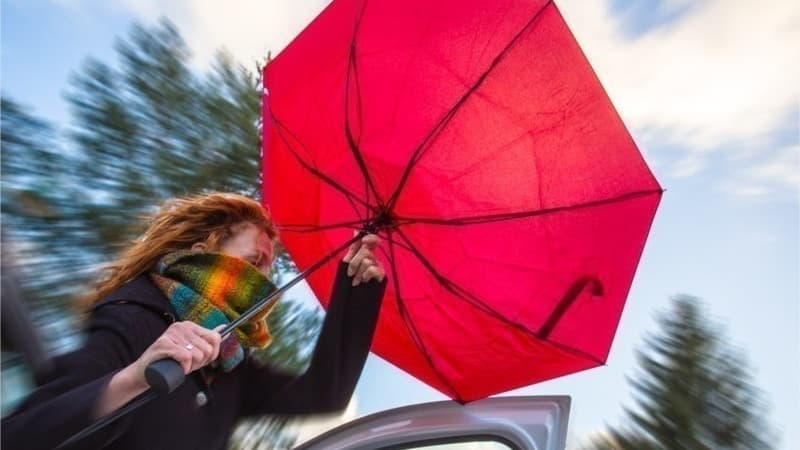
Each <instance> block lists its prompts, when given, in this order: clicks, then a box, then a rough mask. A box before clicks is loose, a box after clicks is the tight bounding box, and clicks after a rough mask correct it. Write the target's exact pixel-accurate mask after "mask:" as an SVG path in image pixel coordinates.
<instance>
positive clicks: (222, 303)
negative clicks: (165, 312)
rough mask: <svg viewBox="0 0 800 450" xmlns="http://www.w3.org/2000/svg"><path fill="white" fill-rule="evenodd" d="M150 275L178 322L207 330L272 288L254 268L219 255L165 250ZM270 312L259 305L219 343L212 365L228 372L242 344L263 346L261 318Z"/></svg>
mask: <svg viewBox="0 0 800 450" xmlns="http://www.w3.org/2000/svg"><path fill="white" fill-rule="evenodd" d="M150 278H151V279H152V280H153V282H154V283H155V284H156V286H158V288H159V289H161V291H162V292H164V295H166V296H167V298H168V299H169V300H170V302H171V303H172V306H174V307H175V311H176V312H177V313H178V317H179V318H180V319H181V320H189V321H192V322H194V323H196V324H198V325H200V326H202V327H204V328H208V329H213V328H215V327H217V326H218V325H222V324H229V323H230V322H232V321H233V320H235V319H236V318H238V317H239V316H240V315H241V314H242V313H243V312H245V311H246V310H247V308H249V307H250V306H251V305H253V304H254V303H256V302H258V301H259V300H261V299H263V298H264V297H266V296H268V295H269V294H270V293H271V292H273V291H274V290H275V286H274V285H273V284H272V283H271V282H270V281H269V280H268V279H267V277H265V276H264V275H263V274H261V272H259V271H258V269H256V268H255V266H253V265H251V264H250V263H248V262H247V261H245V260H243V259H239V258H235V257H232V256H228V255H223V254H221V253H207V252H194V251H179V252H174V253H170V254H168V255H166V256H164V257H162V258H161V259H160V260H159V261H158V264H157V265H156V268H155V271H153V272H151V273H150ZM273 306H274V305H273ZM271 310H272V307H269V308H265V309H264V310H263V311H261V312H259V313H258V314H257V315H256V316H254V317H253V318H252V319H250V320H249V321H247V322H246V323H244V324H242V325H241V326H240V327H238V328H237V329H236V330H235V331H234V334H231V335H230V336H228V338H227V339H225V340H224V341H223V342H222V344H220V351H219V359H218V360H217V361H216V363H215V364H216V366H217V367H219V368H221V369H222V370H223V371H225V372H228V371H230V370H232V369H233V368H234V367H236V365H238V364H239V363H240V362H241V361H242V359H244V350H243V348H242V346H245V347H258V348H263V347H266V346H267V345H268V344H269V343H270V341H271V340H272V336H271V335H270V333H269V329H268V328H267V322H266V317H267V314H269V312H270V311H271Z"/></svg>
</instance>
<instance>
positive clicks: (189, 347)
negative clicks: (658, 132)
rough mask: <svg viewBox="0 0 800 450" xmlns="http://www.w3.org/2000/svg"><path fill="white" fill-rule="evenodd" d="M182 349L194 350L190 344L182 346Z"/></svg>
mask: <svg viewBox="0 0 800 450" xmlns="http://www.w3.org/2000/svg"><path fill="white" fill-rule="evenodd" d="M183 348H185V349H186V350H191V349H193V348H194V345H192V344H186V345H184V346H183Z"/></svg>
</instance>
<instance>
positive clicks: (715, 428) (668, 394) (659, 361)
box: [590, 296, 774, 450]
mask: <svg viewBox="0 0 800 450" xmlns="http://www.w3.org/2000/svg"><path fill="white" fill-rule="evenodd" d="M659 324H660V326H661V333H660V334H659V335H656V336H651V337H649V338H648V339H646V341H645V344H646V349H645V350H644V351H640V352H638V354H637V356H638V359H639V365H640V368H641V371H642V373H641V374H640V375H639V376H638V377H637V378H634V379H632V380H630V382H631V384H632V386H633V389H634V392H635V394H636V396H635V402H636V407H635V408H632V409H628V408H626V410H625V411H626V415H627V417H628V419H629V423H628V424H627V426H624V427H623V429H611V430H609V432H608V435H610V437H609V436H601V437H596V438H595V439H593V442H592V444H591V445H590V448H595V449H625V450H627V449H636V450H642V449H682V450H683V449H685V450H712V449H713V450H721V449H768V448H772V447H773V446H774V443H773V442H772V439H773V435H772V433H771V431H770V428H769V426H768V425H767V421H766V420H765V415H766V408H765V406H764V403H763V401H762V399H761V397H760V395H761V394H760V392H759V391H758V389H757V388H756V387H754V385H753V382H752V379H751V376H750V375H749V369H748V366H747V364H746V360H745V357H744V356H743V355H742V354H741V353H740V352H738V351H736V350H734V349H732V348H730V347H729V346H728V345H727V344H726V343H725V340H724V336H723V333H722V331H721V330H720V329H719V328H718V327H717V325H715V324H713V323H709V322H708V321H707V319H706V318H705V315H704V313H703V310H702V307H701V305H700V304H699V300H698V299H696V298H694V297H690V296H677V297H675V298H674V299H673V310H672V311H671V312H670V313H669V314H665V315H662V316H661V317H660V318H659Z"/></svg>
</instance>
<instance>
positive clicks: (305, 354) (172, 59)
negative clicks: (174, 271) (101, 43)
mask: <svg viewBox="0 0 800 450" xmlns="http://www.w3.org/2000/svg"><path fill="white" fill-rule="evenodd" d="M115 49H116V52H117V54H118V56H119V60H118V62H117V64H116V65H115V66H112V65H110V64H108V63H105V62H102V61H99V60H96V59H89V60H88V61H87V62H86V63H85V64H84V65H83V67H82V68H81V69H80V70H79V71H78V72H77V73H76V74H75V75H74V76H73V78H72V80H71V87H70V89H69V90H68V94H67V98H68V100H69V103H70V106H71V115H72V124H71V126H70V127H69V129H68V130H67V132H66V133H63V134H62V133H58V132H57V130H56V129H55V128H54V127H52V126H51V125H49V124H47V123H45V122H43V121H41V120H39V119H37V118H35V117H34V116H33V115H32V114H30V113H29V112H28V111H26V110H25V109H24V108H23V107H21V106H20V105H18V104H17V103H16V102H14V101H13V100H10V99H6V98H3V100H2V170H3V177H2V192H3V203H2V215H3V223H4V225H7V230H6V235H5V236H4V241H5V242H4V250H5V249H6V248H7V247H6V244H8V243H13V244H14V247H15V249H16V250H17V251H16V252H15V261H16V263H17V265H18V266H19V268H20V271H19V273H20V274H21V276H20V280H19V281H20V284H22V286H23V288H24V289H25V292H26V294H27V295H26V297H27V298H34V299H40V300H41V301H42V302H45V303H47V304H49V305H59V306H61V307H62V308H63V307H66V306H67V305H71V304H73V303H74V300H75V298H76V297H78V296H80V295H81V294H82V293H83V292H84V291H83V289H85V287H86V285H87V283H89V282H90V281H92V279H93V277H94V276H96V272H97V269H98V267H99V266H100V265H101V264H102V263H103V262H105V261H108V260H109V259H111V258H113V257H114V255H115V254H116V253H117V252H118V251H119V250H120V249H121V248H123V247H124V246H125V245H126V244H127V242H129V241H130V240H131V239H133V238H135V237H136V236H137V235H138V234H139V233H140V232H141V231H142V230H141V229H139V228H137V226H136V224H139V223H141V220H140V219H141V217H142V216H143V215H146V214H147V213H150V212H152V211H153V208H154V207H155V206H156V205H158V204H159V203H161V202H162V201H163V200H165V199H166V198H169V197H173V196H178V195H188V194H192V193H197V192H201V191H232V192H240V193H244V194H248V195H251V196H254V197H258V195H259V193H260V189H259V187H260V184H261V183H260V173H261V171H260V160H261V158H260V137H259V127H260V96H261V85H260V84H261V83H260V73H261V71H260V68H259V67H257V66H256V67H255V71H251V70H249V69H247V68H246V67H244V66H242V65H240V64H238V63H236V62H234V60H233V59H232V58H231V57H230V55H228V54H226V53H224V52H219V53H218V54H217V55H216V57H215V59H214V61H213V63H212V66H211V70H210V71H209V72H208V73H207V74H205V75H198V74H197V73H196V72H195V71H193V70H192V69H191V68H190V66H189V62H190V58H191V51H190V49H189V48H188V46H187V45H186V43H185V42H184V41H183V39H182V38H181V36H180V34H179V33H178V31H177V30H176V28H175V27H174V26H173V25H172V24H171V23H170V22H169V21H167V20H161V21H160V22H159V23H158V25H156V26H154V27H152V28H146V27H143V26H140V25H135V26H134V27H133V28H132V29H131V31H130V33H129V35H128V36H127V38H125V39H121V40H119V41H118V42H117V43H116V46H115ZM64 134H66V136H67V137H68V141H67V142H65V143H62V141H61V139H60V138H61V137H62V136H63V135H64ZM6 238H7V239H8V240H7V241H6ZM277 266H278V272H279V273H282V272H286V271H291V270H292V269H293V267H294V266H293V264H292V263H291V261H290V260H289V258H288V256H287V255H286V254H285V253H283V252H281V253H280V254H279V257H278V262H277ZM270 321H271V323H272V327H273V331H274V336H275V340H274V342H275V344H274V345H273V346H272V348H270V349H268V350H267V351H266V352H265V354H266V355H268V356H264V359H268V360H269V361H270V363H276V362H277V363H278V364H279V365H281V366H283V367H284V368H289V369H293V370H297V369H298V368H302V367H304V366H305V365H306V364H307V362H308V358H309V356H310V348H311V345H312V344H313V341H314V339H313V338H312V337H311V336H313V335H315V333H317V332H318V330H319V325H320V322H321V318H320V315H319V314H318V313H317V312H316V311H312V310H309V309H304V308H301V307H299V306H298V305H295V304H293V303H292V302H291V301H289V302H284V303H282V304H280V306H279V307H278V308H277V309H276V311H274V312H273V314H271V316H270ZM60 337H61V338H63V336H60ZM281 358H282V360H281ZM285 424H286V419H285V418H279V419H275V420H274V421H273V422H270V420H269V419H268V420H266V421H265V422H264V423H262V424H261V425H263V426H264V427H265V428H267V429H269V431H270V433H271V434H270V438H271V439H274V442H285V441H287V439H288V438H287V437H286V436H282V435H281V433H279V432H277V431H276V430H281V429H282V428H283V426H284V425H285ZM290 437H291V436H289V438H290Z"/></svg>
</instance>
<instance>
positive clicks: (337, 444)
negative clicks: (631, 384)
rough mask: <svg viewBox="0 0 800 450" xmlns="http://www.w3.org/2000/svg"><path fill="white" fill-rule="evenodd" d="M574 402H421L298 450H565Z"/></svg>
mask: <svg viewBox="0 0 800 450" xmlns="http://www.w3.org/2000/svg"><path fill="white" fill-rule="evenodd" d="M569 408H570V397H568V396H547V397H534V396H519V397H495V398H488V399H484V400H479V401H476V402H472V403H468V404H466V405H462V404H459V403H456V402H452V401H445V402H433V403H422V404H418V405H411V406H405V407H402V408H396V409H392V410H387V411H383V412H380V413H376V414H372V415H370V416H366V417H362V418H360V419H357V420H354V421H352V422H349V423H346V424H344V425H341V426H339V427H337V428H334V429H333V430H330V431H328V432H327V433H325V434H323V435H321V436H319V437H317V438H314V439H313V440H311V441H308V442H306V443H305V444H303V445H301V446H300V447H297V448H296V450H323V449H324V450H331V449H335V450H379V449H381V450H383V449H386V450H389V449H391V450H399V449H403V450H421V449H425V450H429V449H430V450H432V449H436V450H439V449H442V450H444V449H448V450H451V449H452V450H473V449H474V450H477V449H480V450H484V449H493V450H494V449H498V450H499V449H502V450H507V449H511V450H564V447H565V445H566V435H567V421H568V418H569Z"/></svg>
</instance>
